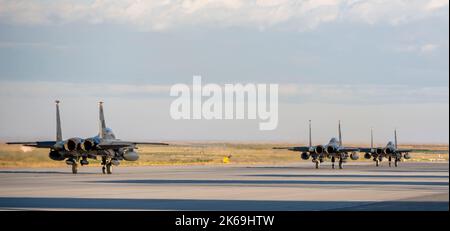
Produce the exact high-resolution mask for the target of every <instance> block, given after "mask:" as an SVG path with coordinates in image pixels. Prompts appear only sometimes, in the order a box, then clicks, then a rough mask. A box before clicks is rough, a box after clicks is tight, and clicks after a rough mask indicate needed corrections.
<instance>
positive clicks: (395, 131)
mask: <svg viewBox="0 0 450 231" xmlns="http://www.w3.org/2000/svg"><path fill="white" fill-rule="evenodd" d="M394 139H395V140H394V142H395V144H394V145H395V149H397V129H395V130H394Z"/></svg>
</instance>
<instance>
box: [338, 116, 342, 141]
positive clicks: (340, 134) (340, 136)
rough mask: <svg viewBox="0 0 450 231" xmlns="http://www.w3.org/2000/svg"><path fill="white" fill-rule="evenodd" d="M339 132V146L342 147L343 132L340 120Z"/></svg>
mask: <svg viewBox="0 0 450 231" xmlns="http://www.w3.org/2000/svg"><path fill="white" fill-rule="evenodd" d="M338 130H339V145H341V146H342V131H341V121H340V120H339V125H338Z"/></svg>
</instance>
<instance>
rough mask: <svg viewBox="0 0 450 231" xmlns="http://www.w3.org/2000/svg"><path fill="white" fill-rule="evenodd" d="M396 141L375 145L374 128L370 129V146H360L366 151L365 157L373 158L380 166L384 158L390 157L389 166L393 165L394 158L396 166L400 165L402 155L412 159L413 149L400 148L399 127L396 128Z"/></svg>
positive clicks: (361, 150) (361, 149) (362, 150)
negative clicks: (398, 139) (379, 145)
mask: <svg viewBox="0 0 450 231" xmlns="http://www.w3.org/2000/svg"><path fill="white" fill-rule="evenodd" d="M394 139H395V141H394V142H392V141H389V142H388V143H387V144H386V146H385V147H378V148H374V147H373V129H370V148H360V152H363V153H365V154H364V158H366V159H373V161H375V165H376V166H377V167H378V166H380V162H381V161H382V160H383V158H388V159H389V167H391V165H392V159H394V166H395V167H398V162H400V161H401V159H402V157H404V158H405V159H410V158H411V156H410V155H409V153H410V152H412V151H413V150H412V149H399V148H398V147H397V129H395V130H394Z"/></svg>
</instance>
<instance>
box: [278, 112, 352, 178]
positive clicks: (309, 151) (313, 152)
mask: <svg viewBox="0 0 450 231" xmlns="http://www.w3.org/2000/svg"><path fill="white" fill-rule="evenodd" d="M338 132H339V140H338V139H336V138H331V140H330V141H329V142H328V144H325V145H317V146H313V145H312V140H311V120H310V121H309V146H301V147H284V148H283V147H281V148H277V147H276V148H274V149H288V150H290V151H294V152H301V155H300V157H301V158H302V159H303V160H308V159H309V158H310V157H311V158H312V162H313V163H314V164H315V166H316V168H319V166H320V163H323V162H324V160H325V159H326V158H328V159H330V160H331V167H332V168H333V169H334V168H335V162H336V159H338V160H339V168H340V169H342V168H343V163H344V162H345V161H346V160H347V159H348V157H349V154H348V153H350V152H351V154H350V158H351V159H352V160H357V159H359V156H358V154H357V152H358V151H359V149H358V148H349V147H344V146H343V144H342V132H341V121H339V126H338Z"/></svg>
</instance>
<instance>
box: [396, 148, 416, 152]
mask: <svg viewBox="0 0 450 231" xmlns="http://www.w3.org/2000/svg"><path fill="white" fill-rule="evenodd" d="M395 151H396V152H412V151H413V150H412V149H397V150H395Z"/></svg>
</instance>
